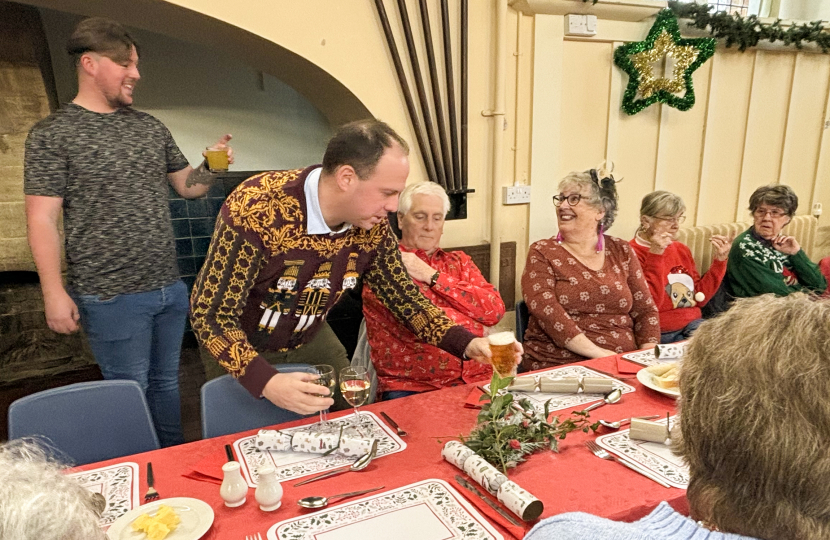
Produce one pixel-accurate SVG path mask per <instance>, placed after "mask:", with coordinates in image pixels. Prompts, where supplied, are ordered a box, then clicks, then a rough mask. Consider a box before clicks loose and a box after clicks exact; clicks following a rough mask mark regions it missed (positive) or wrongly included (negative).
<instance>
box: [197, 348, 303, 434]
mask: <svg viewBox="0 0 830 540" xmlns="http://www.w3.org/2000/svg"><path fill="white" fill-rule="evenodd" d="M275 367H276V368H277V369H278V370H279V371H280V372H282V373H291V372H296V371H306V372H308V373H314V372H315V371H314V368H313V367H311V366H310V365H308V364H279V365H277V366H275ZM201 395H202V438H205V439H208V438H211V437H218V436H220V435H227V434H229V433H238V432H240V431H247V430H250V429H257V428H261V427H264V426H272V425H274V424H282V423H283V422H290V421H292V420H298V419H300V418H307V416H304V415H301V414H297V413H295V412H293V411H289V410H286V409H283V408H280V407H277V406H276V405H274V404H273V403H271V402H270V401H268V400H267V399H265V398H262V399H257V398H255V397H253V396H252V395H251V394H250V393H249V392H248V391H247V390H245V388H243V387H242V385H241V384H239V382H237V381H236V380H235V379H234V378H233V377H231V376H230V375H222V376H221V377H217V378H216V379H213V380H211V381H208V382H206V383H205V384H203V385H202V392H201ZM309 416H313V415H309Z"/></svg>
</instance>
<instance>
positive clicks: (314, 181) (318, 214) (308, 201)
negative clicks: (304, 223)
mask: <svg viewBox="0 0 830 540" xmlns="http://www.w3.org/2000/svg"><path fill="white" fill-rule="evenodd" d="M322 172H323V168H322V167H317V168H316V169H314V170H313V171H311V172H310V173H308V176H306V178H305V186H303V191H304V192H305V207H306V211H307V213H308V231H307V232H308V234H338V233H342V232H346V231H348V230H349V229H350V228H351V227H352V226H351V225H350V224H348V223H346V224H345V225H344V226H343V228H342V229H340V230H339V231H333V230H331V229H330V228H329V226H328V225H326V220H325V219H324V218H323V211H322V210H321V209H320V191H319V190H320V174H321V173H322Z"/></svg>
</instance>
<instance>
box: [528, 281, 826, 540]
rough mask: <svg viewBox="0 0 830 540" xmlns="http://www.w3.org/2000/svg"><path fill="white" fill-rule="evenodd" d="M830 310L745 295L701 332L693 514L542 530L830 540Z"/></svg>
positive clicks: (687, 379) (668, 511)
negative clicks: (828, 397)
mask: <svg viewBox="0 0 830 540" xmlns="http://www.w3.org/2000/svg"><path fill="white" fill-rule="evenodd" d="M829 387H830V303H828V302H827V301H823V300H821V301H816V300H814V299H812V298H811V297H809V296H807V295H805V294H803V293H793V294H791V295H789V296H786V297H776V296H774V295H772V294H766V295H763V296H758V297H754V298H747V299H742V300H738V301H736V302H735V304H734V305H733V306H732V307H731V308H730V309H729V310H728V311H726V312H725V313H723V314H722V315H720V316H718V317H716V318H714V319H710V320H707V321H705V322H704V323H703V324H701V326H700V327H699V328H698V330H697V332H696V333H695V335H694V336H693V337H692V339H691V341H690V345H689V349H688V353H687V355H686V357H685V358H684V360H683V366H682V369H681V374H680V396H681V397H680V429H679V430H678V429H675V430H674V432H673V433H672V439H673V440H674V442H675V449H676V451H677V452H678V453H679V454H680V455H682V456H683V457H684V458H685V460H686V462H687V463H688V464H689V476H690V482H689V488H688V491H687V497H688V499H689V508H690V510H691V519H690V518H687V517H684V516H682V515H680V514H678V513H677V512H675V511H674V510H673V509H672V508H671V507H670V506H669V505H668V504H667V503H665V502H664V503H661V504H660V505H659V506H658V507H657V508H656V509H655V510H654V511H653V512H652V513H651V514H649V515H648V516H646V517H645V518H643V519H641V520H639V521H635V522H633V523H620V522H615V521H610V520H607V519H602V518H599V517H596V516H591V515H588V514H583V513H571V514H562V515H559V516H554V517H552V518H548V519H546V520H544V521H542V522H541V523H539V524H538V525H537V526H536V527H534V528H533V530H532V531H531V532H530V533H529V534H528V535H527V536H526V537H525V538H526V539H528V540H546V539H553V538H556V539H557V540H567V539H571V538H598V539H601V538H614V539H619V540H625V539H658V538H660V539H678V540H679V539H693V538H695V539H697V538H699V539H704V538H705V539H706V540H726V539H738V538H758V539H763V540H818V539H826V538H830V489H828V485H830V458H828V456H827V448H828V447H830V401H828V400H827V388H829Z"/></svg>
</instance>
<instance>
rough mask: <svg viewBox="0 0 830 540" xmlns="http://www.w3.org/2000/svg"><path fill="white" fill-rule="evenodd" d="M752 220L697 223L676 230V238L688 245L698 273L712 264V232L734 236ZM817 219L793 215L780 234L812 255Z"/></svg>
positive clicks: (749, 224)
mask: <svg viewBox="0 0 830 540" xmlns="http://www.w3.org/2000/svg"><path fill="white" fill-rule="evenodd" d="M751 225H752V222H742V223H722V224H720V225H699V226H697V227H689V228H688V229H680V230H679V231H678V232H677V240H678V241H679V242H682V243H684V244H686V245H687V246H689V249H690V250H691V251H692V256H694V258H695V265H696V266H697V271H698V273H699V274H701V275H703V273H704V272H705V271H706V270H708V269H709V266H710V265H711V264H712V259H713V258H714V257H713V251H712V244H711V243H710V242H709V238H711V236H712V235H713V234H721V235H723V236H726V237H729V238H734V237H735V236H737V235H739V234H741V233H742V232H744V231H745V230H747V229H748V228H749V227H750V226H751ZM817 229H818V220H817V219H816V218H814V217H813V216H795V217H794V218H793V220H792V221H791V222H790V223H789V225H787V226H786V227H784V229H783V230H782V234H787V235H790V236H794V237H795V239H796V240H797V241H798V243H799V244H800V245H801V248H802V249H804V252H805V253H806V254H807V256H808V257H810V258H811V259H812V257H813V246H814V244H815V241H816V231H817Z"/></svg>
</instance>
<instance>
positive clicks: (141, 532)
mask: <svg viewBox="0 0 830 540" xmlns="http://www.w3.org/2000/svg"><path fill="white" fill-rule="evenodd" d="M212 523H213V508H211V507H210V505H209V504H207V503H206V502H204V501H200V500H199V499H192V498H190V497H172V498H170V499H160V500H158V501H153V502H151V503H148V504H145V505H143V506H139V507H138V508H133V509H132V510H130V511H129V512H127V513H126V514H124V515H123V516H121V517H120V518H118V519H117V520H116V521H115V522H114V523H113V524H112V525H111V526H110V528H109V530H108V531H107V536H108V537H109V539H110V540H197V539H198V538H201V537H202V536H203V535H204V534H205V533H206V532H207V531H208V529H210V526H211V524H212Z"/></svg>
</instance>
